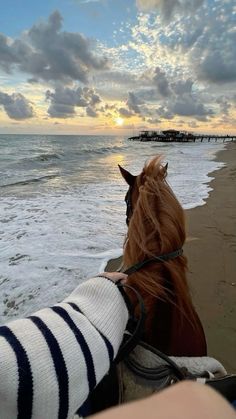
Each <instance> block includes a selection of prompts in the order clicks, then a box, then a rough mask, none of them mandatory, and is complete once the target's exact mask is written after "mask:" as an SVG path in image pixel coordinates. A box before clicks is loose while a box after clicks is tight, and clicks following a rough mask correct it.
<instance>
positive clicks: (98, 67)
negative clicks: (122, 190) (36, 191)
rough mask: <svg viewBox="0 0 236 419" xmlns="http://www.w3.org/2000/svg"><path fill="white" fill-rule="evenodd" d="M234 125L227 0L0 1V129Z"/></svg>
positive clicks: (121, 131)
mask: <svg viewBox="0 0 236 419" xmlns="http://www.w3.org/2000/svg"><path fill="white" fill-rule="evenodd" d="M169 128H171V129H178V130H187V131H191V132H203V133H219V134H222V133H225V134H230V133H232V134H236V4H235V2H234V0H40V1H37V2H33V1H32V0H21V1H19V0H2V1H1V14H0V134H1V133H19V134H21V133H22V134H23V133H34V134H78V135H79V134H89V135H91V134H93V135H104V134H108V135H110V134H114V135H117V134H118V135H132V134H134V133H137V131H139V130H144V129H148V130H162V129H169Z"/></svg>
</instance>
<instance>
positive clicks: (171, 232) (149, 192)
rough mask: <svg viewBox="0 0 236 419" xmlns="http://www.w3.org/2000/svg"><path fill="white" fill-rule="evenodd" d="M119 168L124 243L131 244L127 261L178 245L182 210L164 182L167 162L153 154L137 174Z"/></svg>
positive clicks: (181, 239)
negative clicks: (123, 185)
mask: <svg viewBox="0 0 236 419" xmlns="http://www.w3.org/2000/svg"><path fill="white" fill-rule="evenodd" d="M119 168H120V171H121V174H122V176H123V178H124V179H125V181H126V182H127V183H128V186H129V189H128V191H127V193H126V196H125V201H126V205H127V210H126V222H127V225H128V239H129V245H128V243H127V245H128V247H133V252H132V253H133V256H132V258H131V259H132V260H130V261H129V262H131V263H132V262H133V263H134V262H135V260H134V261H133V259H137V256H138V257H139V258H140V257H141V258H142V257H143V258H144V257H147V256H148V257H151V256H157V255H158V254H161V253H169V252H173V251H174V250H176V249H179V248H181V247H182V245H183V243H184V241H185V220H184V211H183V209H182V207H181V205H180V203H179V201H178V200H177V198H176V196H175V194H174V193H173V191H172V189H171V188H170V186H169V185H168V183H167V181H166V177H167V168H168V164H166V165H162V163H161V157H160V156H157V157H155V158H153V159H152V160H151V161H149V162H148V163H146V164H145V166H144V168H143V170H142V172H141V173H140V174H139V175H138V176H134V175H132V174H131V173H129V172H128V171H127V170H125V169H124V168H122V167H120V166H119ZM134 247H135V249H134ZM141 250H142V252H141V253H142V254H140V251H141Z"/></svg>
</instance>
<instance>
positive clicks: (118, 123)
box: [115, 117, 124, 127]
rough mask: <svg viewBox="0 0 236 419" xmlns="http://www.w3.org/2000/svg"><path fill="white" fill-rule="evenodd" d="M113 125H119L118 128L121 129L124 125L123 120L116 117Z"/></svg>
mask: <svg viewBox="0 0 236 419" xmlns="http://www.w3.org/2000/svg"><path fill="white" fill-rule="evenodd" d="M115 123H116V125H119V127H121V126H122V125H123V124H124V119H123V118H120V117H118V118H116V119H115Z"/></svg>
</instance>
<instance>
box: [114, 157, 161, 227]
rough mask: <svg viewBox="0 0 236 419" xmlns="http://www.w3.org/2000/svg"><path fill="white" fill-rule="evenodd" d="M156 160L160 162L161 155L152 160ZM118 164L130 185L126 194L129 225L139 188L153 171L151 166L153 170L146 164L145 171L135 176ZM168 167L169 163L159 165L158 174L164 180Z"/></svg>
mask: <svg viewBox="0 0 236 419" xmlns="http://www.w3.org/2000/svg"><path fill="white" fill-rule="evenodd" d="M156 160H158V163H159V157H157V158H156V159H153V161H152V162H153V163H154V162H156ZM149 165H150V166H151V162H150V164H149ZM118 166H119V169H120V172H121V175H122V176H123V178H124V179H125V181H126V183H127V184H128V186H129V188H128V191H127V193H126V195H125V202H126V224H127V226H128V225H129V222H130V219H131V216H132V214H133V210H134V207H135V204H136V202H137V200H138V197H139V188H140V187H141V186H143V185H144V184H145V181H146V177H147V176H148V175H149V173H148V172H150V171H151V172H152V168H151V167H149V169H151V170H149V171H148V170H147V169H148V166H147V165H146V166H145V167H144V169H143V171H142V172H141V173H140V175H137V176H134V175H132V174H131V173H130V172H128V170H126V169H124V168H123V167H121V166H120V165H119V164H118ZM167 168H168V163H167V164H166V165H165V166H164V167H162V166H159V167H158V173H157V176H158V177H159V178H160V179H162V180H163V179H165V177H166V175H167ZM151 174H152V173H151Z"/></svg>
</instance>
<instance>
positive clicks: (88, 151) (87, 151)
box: [74, 146, 126, 156]
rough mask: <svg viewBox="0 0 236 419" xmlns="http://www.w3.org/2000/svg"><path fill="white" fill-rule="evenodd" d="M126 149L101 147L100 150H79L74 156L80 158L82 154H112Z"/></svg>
mask: <svg viewBox="0 0 236 419" xmlns="http://www.w3.org/2000/svg"><path fill="white" fill-rule="evenodd" d="M125 149H126V147H124V146H122V147H120V146H112V147H101V148H97V149H96V148H95V149H94V148H93V149H83V150H79V151H76V152H75V153H74V154H76V155H77V156H81V155H84V154H91V155H92V154H105V153H114V152H116V151H119V152H120V151H122V150H125Z"/></svg>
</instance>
